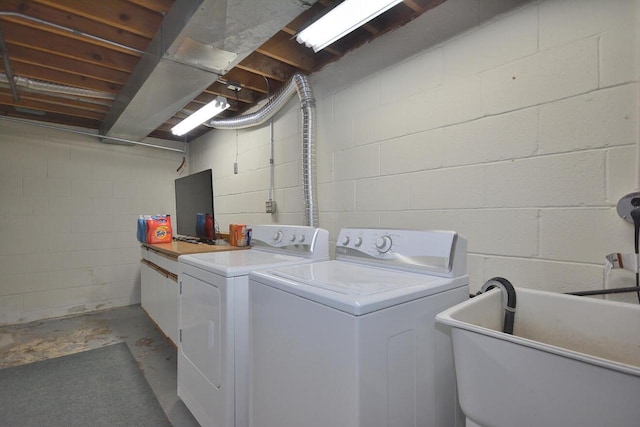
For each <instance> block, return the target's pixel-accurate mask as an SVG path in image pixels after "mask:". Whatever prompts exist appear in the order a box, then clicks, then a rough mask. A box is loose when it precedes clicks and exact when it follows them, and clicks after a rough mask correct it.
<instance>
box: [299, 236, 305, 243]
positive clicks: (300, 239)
mask: <svg viewBox="0 0 640 427" xmlns="http://www.w3.org/2000/svg"><path fill="white" fill-rule="evenodd" d="M298 242H300V243H302V242H304V234H301V235H300V237H298Z"/></svg>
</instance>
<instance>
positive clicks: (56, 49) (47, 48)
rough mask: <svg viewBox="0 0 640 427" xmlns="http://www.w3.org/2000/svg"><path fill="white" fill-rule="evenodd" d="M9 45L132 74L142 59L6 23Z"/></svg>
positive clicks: (3, 27) (5, 28) (4, 30)
mask: <svg viewBox="0 0 640 427" xmlns="http://www.w3.org/2000/svg"><path fill="white" fill-rule="evenodd" d="M2 30H3V34H4V39H5V42H6V43H12V44H15V45H18V46H24V47H27V48H31V49H36V50H41V51H44V52H47V53H55V54H57V55H61V56H64V57H67V58H71V59H74V60H78V61H82V62H88V63H90V64H95V65H100V66H103V67H108V68H112V69H114V70H119V71H125V72H128V73H131V72H132V71H133V69H134V68H135V66H136V64H137V63H138V61H139V59H140V58H139V57H137V56H132V55H128V54H125V53H122V52H117V51H114V50H112V49H108V48H104V47H102V46H96V45H93V44H90V43H85V42H81V41H78V40H76V39H73V38H69V37H65V36H61V35H59V34H54V33H50V32H47V31H43V30H39V29H35V28H29V27H26V26H23V25H17V24H15V23H13V22H5V23H4V24H3V25H2Z"/></svg>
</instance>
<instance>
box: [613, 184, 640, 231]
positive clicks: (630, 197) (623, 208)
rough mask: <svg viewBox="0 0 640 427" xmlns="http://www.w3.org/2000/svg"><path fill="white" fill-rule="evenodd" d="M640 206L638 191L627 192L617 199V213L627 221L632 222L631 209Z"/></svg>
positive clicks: (639, 193)
mask: <svg viewBox="0 0 640 427" xmlns="http://www.w3.org/2000/svg"><path fill="white" fill-rule="evenodd" d="M637 208H640V192H639V191H636V192H634V193H629V194H627V195H625V196H623V197H622V198H621V199H620V201H618V207H617V211H618V215H620V217H622V219H624V220H625V221H627V222H630V223H632V224H633V218H632V217H631V211H632V210H634V209H637Z"/></svg>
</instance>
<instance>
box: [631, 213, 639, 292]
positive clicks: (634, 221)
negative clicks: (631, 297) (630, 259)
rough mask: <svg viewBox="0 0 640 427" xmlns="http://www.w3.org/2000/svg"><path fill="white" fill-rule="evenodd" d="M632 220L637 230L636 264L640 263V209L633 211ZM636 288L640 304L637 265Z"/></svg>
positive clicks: (635, 237) (635, 241)
mask: <svg viewBox="0 0 640 427" xmlns="http://www.w3.org/2000/svg"><path fill="white" fill-rule="evenodd" d="M631 218H633V228H634V230H635V233H634V234H633V236H634V239H633V240H634V246H635V249H636V264H637V262H638V240H639V238H640V208H636V209H634V210H632V211H631ZM636 288H638V291H637V295H638V303H639V304H640V273H639V272H638V265H636Z"/></svg>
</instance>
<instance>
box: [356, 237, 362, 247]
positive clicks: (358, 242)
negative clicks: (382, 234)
mask: <svg viewBox="0 0 640 427" xmlns="http://www.w3.org/2000/svg"><path fill="white" fill-rule="evenodd" d="M354 245H356V248H359V247H360V245H362V237H358V238H357V239H356V242H355V243H354Z"/></svg>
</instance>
